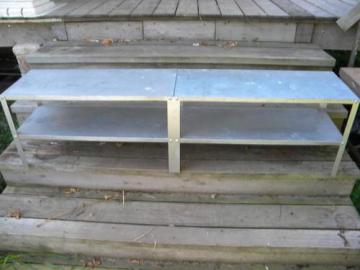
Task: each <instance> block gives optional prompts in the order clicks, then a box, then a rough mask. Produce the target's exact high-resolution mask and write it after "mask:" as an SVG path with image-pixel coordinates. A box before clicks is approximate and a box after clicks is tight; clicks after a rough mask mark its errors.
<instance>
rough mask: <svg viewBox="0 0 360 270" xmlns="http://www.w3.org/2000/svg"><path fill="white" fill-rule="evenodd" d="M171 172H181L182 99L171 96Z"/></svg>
mask: <svg viewBox="0 0 360 270" xmlns="http://www.w3.org/2000/svg"><path fill="white" fill-rule="evenodd" d="M167 124H168V148H169V150H168V152H169V158H168V160H169V172H171V173H179V172H180V101H179V99H178V98H170V99H168V101H167Z"/></svg>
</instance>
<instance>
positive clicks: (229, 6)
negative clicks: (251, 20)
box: [217, 0, 244, 17]
mask: <svg viewBox="0 0 360 270" xmlns="http://www.w3.org/2000/svg"><path fill="white" fill-rule="evenodd" d="M217 2H218V5H219V9H220V12H221V15H222V16H229V17H231V16H243V15H244V13H243V12H242V11H241V10H240V9H239V7H238V5H237V4H236V3H235V0H218V1H217Z"/></svg>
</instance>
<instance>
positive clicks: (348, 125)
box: [331, 102, 359, 176]
mask: <svg viewBox="0 0 360 270" xmlns="http://www.w3.org/2000/svg"><path fill="white" fill-rule="evenodd" d="M358 108H359V103H358V102H357V103H354V104H352V106H351V111H350V115H349V118H348V120H347V122H346V127H345V130H344V134H343V137H342V140H341V144H340V146H339V150H338V152H337V154H336V158H335V162H334V167H333V169H332V172H331V176H336V174H337V171H338V169H339V165H340V162H341V159H342V156H343V154H344V151H345V147H346V144H347V141H348V139H349V135H350V132H351V129H352V126H353V123H354V120H355V117H356V113H357V111H358Z"/></svg>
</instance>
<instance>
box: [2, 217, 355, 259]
mask: <svg viewBox="0 0 360 270" xmlns="http://www.w3.org/2000/svg"><path fill="white" fill-rule="evenodd" d="M359 235H360V232H359V231H345V232H340V231H338V230H321V231H319V230H285V229H282V230H279V229H226V228H193V227H189V228H181V227H169V226H165V227H164V226H145V225H123V224H104V223H93V222H75V221H60V220H41V219H27V218H24V219H20V220H16V219H13V218H0V240H1V241H0V248H1V249H3V250H24V249H26V251H29V250H32V251H40V250H42V252H44V250H48V251H50V250H51V251H52V252H55V253H65V252H66V253H78V254H87V255H90V256H91V255H93V256H109V257H118V258H119V257H120V258H121V257H122V258H124V257H125V258H134V257H135V258H139V259H157V260H178V261H180V260H181V261H182V260H189V261H210V262H211V261H216V262H233V263H235V262H243V263H253V262H257V263H284V262H286V263H307V264H312V263H318V264H321V263H327V264H346V265H353V264H358V263H360V257H359V256H358V255H359V248H360V246H359V245H360V244H359V242H358V238H359ZM64 236H66V238H64ZM344 239H345V240H344ZM175 251H176V252H175Z"/></svg>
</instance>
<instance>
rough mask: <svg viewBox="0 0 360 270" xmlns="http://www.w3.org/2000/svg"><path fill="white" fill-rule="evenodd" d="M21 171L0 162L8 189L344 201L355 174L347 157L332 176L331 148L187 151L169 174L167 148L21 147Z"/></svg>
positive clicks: (8, 157)
mask: <svg viewBox="0 0 360 270" xmlns="http://www.w3.org/2000/svg"><path fill="white" fill-rule="evenodd" d="M24 147H25V153H26V155H27V159H28V160H29V161H30V164H31V166H30V169H29V170H24V168H23V166H22V164H21V161H20V159H19V156H18V155H17V152H16V148H15V146H14V145H13V144H11V145H10V146H9V147H8V149H7V150H6V151H5V152H4V153H3V154H2V155H1V156H0V168H1V172H2V174H3V176H4V179H5V181H6V182H7V183H8V184H9V185H50V186H60V187H68V186H74V187H79V188H88V189H106V190H111V189H120V190H121V189H124V190H129V191H146V192H185V193H187V192H189V193H207V194H209V193H210V194H213V193H219V194H257V195H259V194H262V195H265V194H266V195H308V196H313V195H320V194H321V196H329V195H339V196H343V195H348V194H350V192H351V189H352V187H353V185H354V182H355V180H356V179H357V177H358V168H357V166H356V164H355V163H354V162H353V161H352V160H351V158H350V157H349V155H347V154H346V155H344V159H343V161H342V162H341V165H340V171H339V174H338V175H337V176H336V177H330V171H331V168H332V166H333V162H334V159H335V154H336V147H297V148H295V147H291V148H289V147H264V146H261V147H260V146H259V147H256V146H254V147H244V146H228V147H225V146H223V145H218V146H207V145H203V146H201V145H186V146H183V147H182V166H183V168H184V169H183V171H182V173H181V174H180V175H171V174H169V173H168V172H167V159H166V158H167V146H166V145H165V144H163V145H162V144H120V145H119V144H117V145H116V144H102V143H60V142H57V143H53V142H49V143H44V142H31V143H26V144H24Z"/></svg>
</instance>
